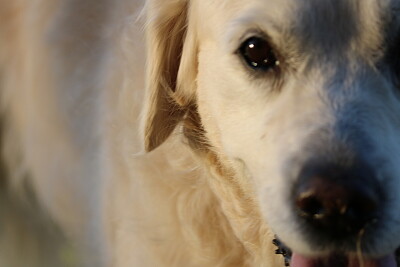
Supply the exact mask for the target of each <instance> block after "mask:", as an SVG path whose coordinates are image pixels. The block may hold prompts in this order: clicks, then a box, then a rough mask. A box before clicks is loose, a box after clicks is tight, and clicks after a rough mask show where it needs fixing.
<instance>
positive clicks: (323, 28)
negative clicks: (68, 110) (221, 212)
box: [145, 0, 400, 266]
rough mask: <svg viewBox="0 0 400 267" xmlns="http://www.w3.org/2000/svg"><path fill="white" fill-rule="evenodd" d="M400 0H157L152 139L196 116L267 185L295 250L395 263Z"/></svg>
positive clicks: (303, 261)
mask: <svg viewBox="0 0 400 267" xmlns="http://www.w3.org/2000/svg"><path fill="white" fill-rule="evenodd" d="M399 7H400V2H398V1H394V0H385V1H378V0H370V1H365V0H351V1H347V0H336V1H330V0H326V1H320V0H311V1H310V0H307V1H305V0H304V1H303V0H301V1H297V0H246V1H242V0H233V1H211V0H201V1H200V0H199V1H196V0H193V1H189V0H186V1H185V0H174V1H156V0H154V1H149V2H148V6H147V10H148V18H147V20H148V25H147V32H148V41H149V42H148V46H149V53H148V55H149V57H148V58H149V59H148V60H149V61H148V64H149V66H148V76H147V81H148V84H147V87H148V88H147V89H148V91H147V93H148V96H147V97H148V102H147V103H148V104H147V108H146V113H145V121H146V125H145V143H146V149H147V150H148V151H150V150H153V149H155V148H156V147H157V146H159V145H160V144H161V143H162V142H163V141H164V140H165V139H166V138H167V137H168V136H169V135H170V134H171V132H172V131H173V130H174V128H175V127H176V126H177V125H178V124H179V123H180V122H182V121H183V122H184V123H183V130H184V131H183V132H184V133H186V135H187V137H188V139H189V141H190V143H191V144H192V146H193V147H194V148H195V149H199V150H201V151H203V152H204V151H211V152H212V153H215V154H216V155H217V157H223V158H225V159H228V161H229V164H233V165H235V166H234V167H235V169H236V170H237V169H242V170H243V172H241V173H245V174H246V175H241V176H240V177H239V178H238V179H242V181H241V184H244V183H247V184H248V185H250V186H251V187H252V188H253V189H254V192H255V198H256V199H257V202H258V205H259V208H260V210H261V213H262V214H263V217H264V219H265V220H266V222H267V223H268V225H269V226H270V227H271V228H272V229H273V230H274V231H275V232H276V233H277V235H278V236H279V237H280V238H281V239H282V240H283V241H284V242H285V243H286V244H287V245H288V246H289V247H290V248H291V249H293V250H294V252H295V255H296V256H295V259H294V264H297V265H298V266H311V265H312V264H316V262H317V261H318V260H316V259H317V258H325V259H331V258H332V256H331V255H333V254H340V255H344V256H345V257H346V259H347V260H348V263H346V264H347V265H349V266H358V265H356V263H355V261H356V260H355V259H354V258H356V255H358V254H360V253H362V255H363V256H364V258H365V259H366V264H367V265H368V264H370V265H371V266H372V265H373V266H393V265H394V263H393V262H392V263H390V261H393V258H392V257H391V256H388V255H392V254H393V253H394V251H395V250H396V248H397V247H398V246H400V139H399V136H400V87H399V86H398V81H399V79H400V76H399V75H400V73H399V68H400V64H399V62H400V52H399V51H400V50H398V47H399V46H400V38H399V36H400V35H399V34H400V31H399V30H400V21H399V16H400V12H399V11H398V10H399V9H398V8H399ZM211 152H210V153H211ZM220 163H221V162H220ZM222 164H224V162H222ZM299 255H301V256H299ZM377 259H381V260H377ZM329 261H330V260H327V261H326V262H329ZM327 264H328V263H327ZM331 265H332V264H331ZM347 265H346V266H347ZM343 266H345V265H343ZM368 266H369V265H368Z"/></svg>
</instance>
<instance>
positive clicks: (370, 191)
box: [294, 164, 381, 236]
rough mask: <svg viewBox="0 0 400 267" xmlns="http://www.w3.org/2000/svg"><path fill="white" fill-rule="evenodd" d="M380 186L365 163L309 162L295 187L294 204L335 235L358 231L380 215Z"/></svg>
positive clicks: (311, 221)
mask: <svg viewBox="0 0 400 267" xmlns="http://www.w3.org/2000/svg"><path fill="white" fill-rule="evenodd" d="M378 188H379V187H378V186H377V182H376V177H375V176H374V174H373V171H372V168H370V167H369V166H367V165H366V164H357V165H354V166H351V167H344V166H338V165H334V164H322V165H321V164H319V165H316V164H309V165H307V166H305V167H304V168H303V170H302V171H301V173H300V175H299V178H298V183H297V185H296V187H295V193H294V198H295V207H296V210H297V212H298V214H299V216H301V217H302V218H304V219H305V220H306V222H307V224H308V225H309V226H311V227H312V228H313V229H316V230H318V231H320V232H323V233H325V234H329V235H333V236H337V235H349V234H357V233H359V232H360V231H361V230H362V229H363V228H364V227H365V226H366V225H367V224H368V223H371V222H373V221H374V220H375V219H377V217H378V216H379V214H378V207H379V205H380V202H381V198H380V190H379V189H378Z"/></svg>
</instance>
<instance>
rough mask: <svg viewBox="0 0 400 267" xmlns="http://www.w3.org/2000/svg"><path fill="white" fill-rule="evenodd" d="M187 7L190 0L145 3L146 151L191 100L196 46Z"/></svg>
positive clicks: (168, 131) (174, 123)
mask: <svg viewBox="0 0 400 267" xmlns="http://www.w3.org/2000/svg"><path fill="white" fill-rule="evenodd" d="M188 8H189V0H168V1H165V0H150V1H148V2H147V6H146V11H147V18H146V19H147V24H146V34H147V36H146V37H147V48H148V54H147V74H146V75H147V76H146V79H147V80H146V81H147V83H146V104H145V110H144V114H143V115H144V116H143V119H144V141H145V149H146V151H151V150H153V149H155V148H156V147H158V146H159V145H160V144H162V143H163V142H164V141H165V140H166V139H167V137H168V136H169V135H170V134H171V133H172V131H173V130H174V129H175V127H176V126H177V124H178V123H179V122H180V121H181V120H182V119H183V117H184V115H185V113H186V109H187V107H188V106H189V105H190V104H189V103H190V102H191V98H192V96H189V95H193V88H194V83H195V76H196V73H197V70H196V68H197V66H196V64H195V62H196V60H195V59H196V57H197V49H196V48H195V41H194V34H193V33H190V34H188ZM183 77H184V79H183ZM189 91H191V93H188V92H189Z"/></svg>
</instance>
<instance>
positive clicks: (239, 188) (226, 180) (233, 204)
mask: <svg viewBox="0 0 400 267" xmlns="http://www.w3.org/2000/svg"><path fill="white" fill-rule="evenodd" d="M219 157H221V156H218V155H216V154H215V153H214V152H210V153H208V154H207V156H206V159H205V160H206V161H207V164H205V166H207V167H208V171H209V173H210V176H212V179H208V180H209V185H210V188H211V190H212V191H213V192H214V194H215V196H216V197H217V198H218V200H219V203H220V206H221V211H222V212H223V213H224V215H225V216H226V218H227V220H228V222H229V224H230V226H231V228H232V231H233V233H234V235H235V236H236V237H237V238H238V239H239V240H240V243H241V244H242V245H243V246H244V249H245V250H246V251H248V252H249V256H250V258H251V260H249V261H251V262H252V264H251V265H252V266H264V265H265V262H266V261H267V259H271V258H274V251H275V250H276V247H275V246H274V244H273V243H272V242H271V240H273V238H274V234H273V233H272V232H271V231H270V229H269V228H268V226H267V224H266V223H265V221H264V219H263V218H262V215H261V212H260V210H259V205H258V204H257V201H256V200H255V199H254V198H253V197H252V196H254V195H255V194H254V192H253V190H252V188H251V186H249V185H246V184H245V182H244V181H243V180H247V181H248V179H243V177H239V176H240V173H239V172H238V170H237V169H235V168H233V167H232V166H224V165H223V164H222V163H221V162H229V161H228V160H223V161H222V160H220V158H219ZM203 160H204V159H203ZM243 175H244V174H243ZM276 261H277V262H279V264H282V266H283V261H282V258H281V257H279V256H278V257H277V259H276ZM274 266H276V265H274Z"/></svg>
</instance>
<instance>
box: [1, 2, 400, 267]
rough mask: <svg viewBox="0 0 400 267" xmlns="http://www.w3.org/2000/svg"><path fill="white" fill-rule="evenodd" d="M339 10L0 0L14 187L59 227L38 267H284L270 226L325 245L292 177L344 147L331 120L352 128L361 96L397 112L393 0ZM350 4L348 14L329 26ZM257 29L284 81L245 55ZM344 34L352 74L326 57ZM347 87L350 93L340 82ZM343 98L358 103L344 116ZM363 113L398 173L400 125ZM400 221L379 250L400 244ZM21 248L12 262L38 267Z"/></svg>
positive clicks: (300, 243) (8, 157)
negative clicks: (386, 71)
mask: <svg viewBox="0 0 400 267" xmlns="http://www.w3.org/2000/svg"><path fill="white" fill-rule="evenodd" d="M322 2H323V3H322ZM333 2H334V1H320V2H318V1H295V0H285V1H283V0H270V1H267V0H247V1H243V0H234V1H225V0H224V1H212V0H190V1H189V0H170V1H165V0H148V1H141V0H136V1H128V0H118V1H112V0H85V1H81V0H70V1H60V0H52V1H50V0H36V1H23V0H13V1H7V0H0V75H1V76H0V79H1V85H0V86H1V94H0V97H1V99H0V101H1V113H2V118H3V120H4V124H3V125H4V126H3V139H2V157H3V161H4V163H5V168H6V169H7V171H8V174H9V175H8V177H7V182H6V183H7V192H11V193H10V194H11V195H16V196H20V195H21V194H23V192H22V193H21V191H23V190H21V188H23V186H24V184H27V185H28V186H29V188H31V189H29V190H32V191H33V192H34V199H36V201H37V202H38V206H40V207H41V208H40V211H39V208H38V206H36V205H35V206H33V207H32V206H29V205H28V206H26V205H23V204H22V207H23V208H22V209H21V210H23V211H24V212H23V214H30V213H32V214H36V215H35V216H38V217H40V218H42V217H45V218H47V219H46V223H50V224H51V225H52V224H53V223H55V224H56V225H57V227H58V228H59V229H61V231H60V232H61V233H62V234H59V233H58V232H57V233H58V234H56V235H55V236H56V237H57V238H56V239H52V238H49V244H54V246H53V249H54V250H55V251H56V252H54V253H53V252H51V253H48V254H47V255H46V253H42V254H40V253H36V254H37V255H39V254H40V255H41V257H36V256H34V257H33V258H32V261H31V260H30V259H29V260H28V262H30V264H32V265H29V266H34V265H33V264H34V263H33V260H36V261H37V262H38V263H37V266H54V264H55V263H54V262H57V266H63V265H65V266H74V265H75V266H116V267H125V266H126V267H128V266H134V267H162V266H166V267H172V266H177V267H189V266H193V267H194V266H196V267H197V266H198V267H200V266H201V267H218V266H219V267H228V266H232V267H233V266H243V267H245V266H248V267H282V266H283V258H282V257H281V256H279V255H275V254H274V250H275V249H276V248H275V247H274V246H273V244H272V239H273V238H274V232H278V233H279V235H280V236H283V238H284V241H285V242H288V243H289V244H290V245H291V246H292V247H294V248H295V249H296V250H297V251H300V252H303V253H305V254H312V253H316V254H318V253H323V252H322V251H318V250H315V249H314V250H315V251H314V250H313V248H312V247H311V246H309V245H308V244H307V242H306V241H305V238H304V237H303V236H302V233H301V228H300V227H299V225H298V224H297V223H296V219H295V218H294V216H293V214H291V213H290V208H289V207H288V206H289V204H288V201H287V198H288V194H289V193H288V190H289V189H288V188H286V186H287V185H288V184H291V183H293V180H291V178H290V177H291V176H290V175H286V174H288V172H289V171H288V170H289V169H290V170H291V171H292V172H293V173H294V172H296V171H297V170H298V169H299V168H300V164H301V163H302V162H304V161H305V160H306V159H307V158H310V157H311V154H312V152H317V149H314V150H313V149H311V148H310V149H307V146H306V145H307V144H308V143H309V141H310V137H309V136H316V137H317V138H315V140H321V143H324V142H323V141H326V144H329V145H328V146H329V147H330V148H329V149H331V150H332V151H334V150H335V148H336V146H339V145H338V144H337V143H335V142H336V140H337V139H336V136H335V135H334V133H333V131H332V128H333V125H335V123H336V122H337V121H348V122H349V123H353V122H354V120H353V117H352V114H353V113H356V111H358V108H359V103H362V104H363V105H365V106H369V107H372V108H371V109H369V110H373V107H374V105H377V106H379V107H380V108H382V107H383V106H384V108H383V109H384V111H382V112H383V113H385V112H386V113H391V114H395V113H396V112H398V113H399V114H400V110H399V107H400V105H398V103H397V102H396V100H393V99H395V98H394V97H393V95H392V93H391V92H389V88H390V86H389V85H388V84H387V83H385V82H382V81H383V78H382V75H381V76H380V74H379V73H378V72H377V71H376V69H375V68H374V66H373V65H374V64H375V62H374V58H373V57H372V56H370V55H372V54H373V55H374V56H376V57H379V53H376V52H382V51H380V50H379V49H380V47H381V46H380V45H381V42H382V36H381V33H380V32H381V30H382V25H381V23H380V20H381V17H380V16H381V14H383V13H384V12H383V11H385V10H387V9H388V7H389V6H390V5H392V4H393V3H394V2H395V1H384V2H385V3H380V4H379V3H378V1H372V0H371V1H364V2H363V0H359V1H358V0H353V1H347V2H346V1H337V3H336V2H335V3H333ZM367 2H368V3H367ZM392 2H393V3H392ZM355 7H357V10H358V11H359V12H358V11H357V12H355V10H356V8H355ZM327 10H329V12H330V11H331V10H334V11H335V12H333V13H329V14H330V15H329V16H326V14H327V13H326V12H327ZM379 11H382V12H379ZM313 12H315V14H314V13H313ZM298 14H300V15H298ZM321 14H322V15H321ZM324 14H325V15H324ZM343 14H345V15H346V16H348V19H349V20H346V23H343V25H342V24H335V25H332V24H334V22H336V18H337V17H340V18H341V16H342V15H343ZM336 16H337V17H336ZM367 17H368V19H366V18H367ZM311 18H315V21H312V20H311ZM350 18H351V19H354V21H353V20H351V19H350ZM319 19H328V21H329V22H328V23H326V24H323V23H321V21H318V20H319ZM316 22H317V23H316ZM318 22H319V23H318ZM307 23H309V24H307ZM352 23H354V24H356V25H358V26H357V27H355V26H354V25H353V24H352ZM296 25H299V26H296ZM307 25H308V26H307ZM310 25H311V26H310ZM323 25H325V26H326V27H327V28H328V29H326V28H324V27H325V26H323ZM352 26H354V29H353V28H352ZM319 27H321V28H319ZM335 27H336V28H335ZM311 28H312V29H313V30H312V31H311V33H309V32H307V31H306V30H310V29H311ZM329 29H331V30H332V29H335V30H332V31H331V32H333V33H335V34H333V35H334V37H331V36H330V35H326V36H325V35H324V33H325V32H326V31H327V30H329ZM352 29H353V30H354V32H351V30H352ZM360 29H364V30H360ZM254 31H267V32H268V34H269V35H270V37H271V38H272V39H273V40H274V42H275V43H276V44H277V45H279V47H282V49H285V53H286V54H285V56H286V58H288V62H282V64H287V65H290V66H293V69H290V68H289V69H290V71H288V74H287V76H284V77H283V78H282V81H280V82H279V83H276V84H275V83H272V82H270V81H269V80H263V81H260V80H256V79H255V78H254V77H252V76H251V75H249V74H248V72H247V70H245V67H244V66H243V64H242V63H243V62H241V61H240V60H239V59H238V57H237V55H236V54H235V50H236V49H237V48H238V46H239V45H240V40H242V39H243V38H244V36H245V35H246V34H247V35H248V34H249V32H250V33H254ZM357 31H360V32H357ZM308 34H309V35H308ZM306 35H307V36H306ZM305 36H306V37H305ZM354 36H355V37H354ZM324 37H326V38H324ZM353 37H354V38H353ZM346 38H347V39H346ZM328 39H329V40H328ZM309 40H312V41H315V47H314V46H313V44H314V43H312V45H310V47H308V46H306V45H307V44H308V43H307V42H308V41H309ZM339 40H342V41H343V42H347V43H346V45H348V46H346V49H348V50H346V51H345V52H343V51H339V52H338V53H342V52H343V55H342V54H341V56H343V57H342V58H343V60H344V61H346V64H344V65H345V67H344V66H343V65H341V64H343V62H339V61H335V57H334V56H332V55H329V56H327V58H329V60H325V58H324V60H322V61H319V59H320V58H318V57H317V55H324V53H327V52H326V50H325V49H326V48H327V47H329V46H330V44H331V43H332V42H333V43H334V42H337V43H335V44H337V47H341V46H340V44H341V43H340V41H339ZM242 41H243V40H242ZM319 41H320V43H319ZM302 45H303V46H305V47H302ZM343 47H345V46H344V45H343ZM306 48H307V49H311V50H310V51H312V53H310V52H309V51H308V50H307V49H306ZM314 48H315V49H316V50H314ZM301 49H304V50H301ZM327 50H328V49H327ZM343 50H344V48H343ZM299 51H300V52H303V53H300V52H299ZM315 51H317V52H315ZM329 51H330V50H329ZM335 51H336V50H335ZM331 56H332V57H331ZM363 58H368V60H366V61H364V60H359V59H363ZM331 59H332V60H331ZM320 62H322V63H320ZM326 62H329V64H328V63H326ZM360 62H362V63H360ZM325 63H326V64H325ZM347 63H348V64H347ZM338 66H340V67H343V69H345V70H344V71H343V73H345V74H343V73H341V72H340V71H337V70H338V69H341V68H339V67H338ZM360 66H361V67H360ZM296 71H297V72H296ZM294 72H296V74H293V73H294ZM365 80H367V81H368V82H363V81H365ZM332 81H333V82H332ZM342 81H344V82H343V83H344V84H345V85H346V86H348V88H350V89H349V90H348V91H346V92H347V93H346V92H343V91H340V90H335V88H336V87H335V83H340V82H342ZM282 84H284V85H282ZM332 84H333V85H332ZM377 84H379V86H380V87H379V86H378V85H377ZM281 85H282V86H281ZM279 86H281V87H279ZM374 86H375V87H374ZM278 87H279V88H278ZM361 87H363V88H367V90H366V91H361V90H360V88H361ZM377 87H379V88H381V89H382V90H383V91H384V92H385V93H382V94H378V93H376V91H375V88H377ZM371 88H372V89H371ZM278 95H279V97H278ZM332 99H333V100H334V101H333V102H334V104H332V105H327V104H326V103H327V102H329V101H331V100H332ZM377 99H378V102H379V103H380V104H376V102H374V101H377ZM299 101H300V102H301V103H302V104H301V105H300V104H299ZM382 103H385V104H382ZM349 105H354V107H355V110H356V111H354V110H350V111H349V113H346V114H344V113H345V112H342V111H343V110H344V108H343V107H347V106H349ZM362 110H363V109H362ZM352 112H353V113H352ZM386 113H385V114H386ZM276 114H279V116H277V115H276ZM343 114H344V115H343ZM366 114H367V115H368V116H370V117H371V120H372V121H373V122H374V124H373V125H374V127H370V128H371V130H369V128H368V130H366V129H364V128H363V130H365V131H366V132H367V133H368V134H367V135H368V137H371V140H372V141H373V142H375V143H379V144H381V146H379V147H380V149H377V151H375V153H374V155H371V158H373V159H375V158H376V159H377V158H379V157H381V156H382V155H384V154H385V153H384V152H383V150H384V148H388V149H389V150H390V154H391V155H394V156H393V157H392V158H391V159H390V161H389V160H388V162H389V163H388V164H387V166H388V167H387V169H385V170H383V172H386V173H397V172H399V170H398V167H396V166H395V164H394V162H396V160H398V158H399V156H398V155H399V154H398V153H396V151H400V149H398V146H399V145H398V144H397V143H395V142H392V141H391V140H392V139H393V138H392V139H391V138H388V139H387V140H386V141H385V142H384V143H381V141H379V140H380V139H379V137H382V136H385V135H386V134H387V133H388V132H389V134H390V136H392V137H393V136H394V133H395V132H396V130H398V128H400V123H399V120H398V119H397V118H388V119H387V121H383V120H380V119H379V115H377V114H375V113H373V112H371V111H369V112H366ZM385 118H386V117H385ZM362 123H365V122H364V121H362V122H361V123H360V124H362ZM354 124H355V125H358V124H359V123H358V121H357V122H354ZM389 125H390V126H389ZM324 130H325V131H324ZM320 132H328V133H331V134H327V135H326V136H325V135H322V134H321V135H318V133H320ZM349 135H350V134H349V133H343V136H345V137H347V136H349ZM391 142H392V143H391ZM310 147H311V146H310ZM315 147H318V146H315ZM331 150H329V151H331ZM303 151H304V153H303ZM310 151H312V152H310ZM332 154H333V153H332ZM288 166H289V167H288ZM286 167H287V168H286ZM2 179H4V178H2ZM0 185H1V183H0ZM391 185H392V187H393V188H399V187H400V186H399V182H398V181H397V180H396V181H392V183H391ZM393 192H395V191H391V193H390V194H391V196H392V197H393V203H394V204H393V206H395V207H398V206H399V203H400V200H399V197H398V196H396V194H395V193H393ZM7 194H8V193H7ZM16 199H17V200H16ZM5 201H7V202H5V203H6V205H7V207H12V206H11V205H14V204H11V203H15V202H17V203H20V201H19V200H18V198H15V199H14V198H10V199H8V198H7V199H6V200H5ZM18 205H19V204H18ZM26 210H28V211H26ZM36 211H37V212H36ZM2 213H3V214H6V215H7V214H8V213H7V212H2ZM43 213H44V215H43ZM2 216H3V215H2ZM4 216H5V215H4ZM396 216H397V215H393V216H392V217H390V218H389V222H388V224H387V228H386V229H388V230H382V231H381V232H380V233H381V234H382V236H383V238H384V239H385V241H386V242H385V245H384V246H382V247H381V248H379V249H375V250H378V251H376V254H383V253H386V252H388V251H390V250H392V249H394V248H395V247H396V246H397V245H399V244H398V241H396V240H399V238H398V237H399V236H400V229H398V227H397V226H395V223H394V222H398V221H399V219H400V218H398V216H397V217H396ZM25 217H26V216H25ZM8 218H9V219H10V220H14V219H15V218H16V217H12V216H11V215H10V216H9V217H8ZM17 219H18V218H17ZM18 220H19V221H21V220H26V219H24V217H22V219H21V218H19V219H18ZM267 221H268V223H267ZM269 225H271V227H270V226H269ZM28 227H29V226H28ZM58 228H57V229H58ZM25 229H26V227H25ZM272 229H273V230H272ZM0 230H1V229H0ZM15 231H16V233H18V231H19V230H15ZM35 231H38V232H37V233H40V231H43V229H37V230H35ZM57 231H58V230H57ZM28 232H29V231H28ZM9 236H11V237H12V236H13V234H10V235H9ZM32 236H33V237H32V238H35V234H33V235H32ZM39 238H40V237H39ZM65 240H68V242H67V241H65ZM4 242H5V243H4ZM0 244H1V245H2V246H7V244H8V243H7V241H2V243H0ZM3 244H5V245H3ZM60 244H61V245H60ZM36 247H37V246H36ZM12 249H13V250H14V251H20V250H21V249H22V248H21V247H20V246H19V245H18V244H17V245H15V246H14V247H13V248H12ZM71 250H74V252H71ZM33 251H34V250H33ZM60 251H61V252H60ZM65 251H67V252H65ZM0 253H3V250H1V249H0ZM63 253H64V254H65V253H67V254H68V253H69V254H68V255H69V256H68V257H67V258H68V259H67V260H66V259H65V258H66V256H65V255H64V254H63ZM70 254H73V255H72V256H71V255H70ZM18 255H19V254H16V256H13V257H7V258H6V260H7V262H5V263H3V262H1V261H0V264H2V265H1V266H28V265H26V262H25V263H19V262H18V260H19V259H18ZM63 255H64V256H63ZM47 256H48V257H47ZM3 258H4V257H2V256H0V259H3ZM50 258H51V259H50ZM54 258H55V259H54ZM49 259H50V260H49ZM71 259H72V260H71Z"/></svg>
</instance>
